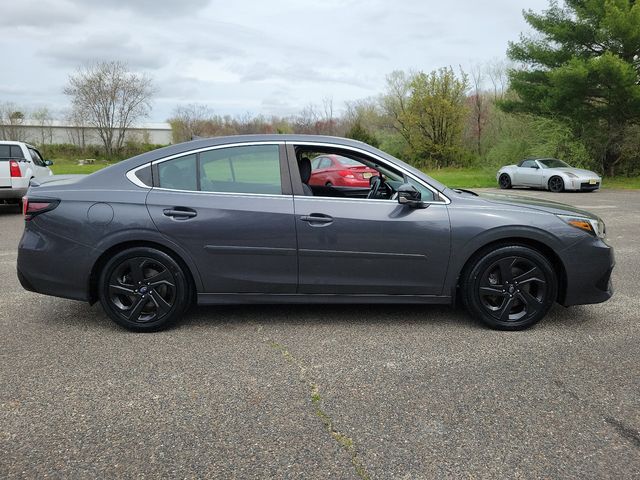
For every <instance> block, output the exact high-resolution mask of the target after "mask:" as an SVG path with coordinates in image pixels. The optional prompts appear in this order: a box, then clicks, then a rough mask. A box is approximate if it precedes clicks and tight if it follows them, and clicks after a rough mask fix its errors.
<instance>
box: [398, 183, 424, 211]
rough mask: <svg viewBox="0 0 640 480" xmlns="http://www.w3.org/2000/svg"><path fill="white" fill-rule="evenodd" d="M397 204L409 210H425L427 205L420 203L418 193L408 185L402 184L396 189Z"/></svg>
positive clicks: (420, 197)
mask: <svg viewBox="0 0 640 480" xmlns="http://www.w3.org/2000/svg"><path fill="white" fill-rule="evenodd" d="M396 193H397V194H398V203H399V204H400V205H407V206H409V207H411V208H427V206H428V205H427V204H426V203H424V202H423V201H422V194H421V193H420V191H419V190H418V189H417V188H416V187H414V186H413V185H411V184H410V183H403V184H402V185H400V186H399V187H398V190H397V192H396Z"/></svg>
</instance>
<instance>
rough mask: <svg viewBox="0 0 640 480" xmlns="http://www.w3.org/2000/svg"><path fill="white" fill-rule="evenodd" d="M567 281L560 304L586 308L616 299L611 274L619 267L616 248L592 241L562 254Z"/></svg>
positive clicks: (596, 240) (591, 239) (584, 241)
mask: <svg viewBox="0 0 640 480" xmlns="http://www.w3.org/2000/svg"><path fill="white" fill-rule="evenodd" d="M562 257H563V258H562V260H563V263H564V266H565V270H566V274H567V278H566V285H565V286H566V288H565V289H564V290H565V291H564V292H561V297H560V298H559V299H558V301H559V303H560V304H562V305H564V306H565V307H568V306H570V305H584V304H589V303H601V302H605V301H607V300H609V299H610V298H611V296H612V295H613V285H612V283H611V273H612V271H613V267H614V266H615V257H614V253H613V247H611V246H609V245H607V244H606V243H605V242H603V241H602V240H600V239H597V238H593V237H589V238H586V239H585V240H582V241H580V242H578V243H577V244H575V245H573V246H571V247H569V248H568V249H567V250H565V251H564V252H563V254H562Z"/></svg>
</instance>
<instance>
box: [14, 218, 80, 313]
mask: <svg viewBox="0 0 640 480" xmlns="http://www.w3.org/2000/svg"><path fill="white" fill-rule="evenodd" d="M35 221H37V220H36V219H34V220H32V222H35ZM91 252H92V249H91V248H90V247H87V246H85V245H81V244H78V243H76V242H74V241H73V240H70V239H68V238H65V237H62V236H59V235H56V234H53V233H51V232H49V231H45V230H41V229H34V228H30V226H29V225H27V226H26V227H25V231H24V233H23V235H22V239H21V240H20V244H19V246H18V268H17V270H18V271H17V273H18V280H19V281H20V284H21V285H22V286H23V288H25V289H26V290H29V291H32V292H37V293H42V294H45V295H53V296H56V297H63V298H70V299H73V300H84V301H88V300H89V280H88V272H89V271H90V267H89V258H90V254H91Z"/></svg>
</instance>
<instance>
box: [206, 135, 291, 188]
mask: <svg viewBox="0 0 640 480" xmlns="http://www.w3.org/2000/svg"><path fill="white" fill-rule="evenodd" d="M200 189H201V190H202V191H205V192H229V193H262V194H281V193H282V182H281V180H280V147H279V146H278V145H244V146H239V147H229V148H218V149H214V150H207V151H205V152H201V153H200Z"/></svg>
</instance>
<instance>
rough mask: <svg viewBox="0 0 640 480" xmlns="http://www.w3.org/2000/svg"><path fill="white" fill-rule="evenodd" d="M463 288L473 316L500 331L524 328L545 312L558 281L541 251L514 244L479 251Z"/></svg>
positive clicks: (540, 317) (468, 271)
mask: <svg viewBox="0 0 640 480" xmlns="http://www.w3.org/2000/svg"><path fill="white" fill-rule="evenodd" d="M461 287H462V299H463V302H464V304H465V306H466V307H467V309H468V310H469V312H470V313H471V314H472V315H473V316H474V317H476V318H478V319H479V320H481V321H482V322H484V323H485V324H487V325H488V326H490V327H492V328H496V329H499V330H522V329H524V328H527V327H530V326H531V325H533V324H535V323H536V322H538V321H539V320H541V319H542V318H543V317H544V316H545V315H546V313H547V312H548V311H549V309H550V308H551V306H552V305H553V302H554V301H555V299H556V294H557V290H558V282H557V279H556V274H555V272H554V270H553V267H552V266H551V263H550V262H549V261H548V260H547V259H546V258H545V257H544V256H543V255H542V254H541V253H539V252H538V251H536V250H533V249H531V248H529V247H524V246H520V245H511V246H504V247H499V248H493V249H491V250H487V251H485V252H484V253H482V254H480V255H479V256H478V257H477V258H476V259H475V260H474V261H473V262H472V264H471V265H470V267H469V268H468V269H467V270H466V272H465V274H464V275H463V281H462V285H461Z"/></svg>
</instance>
